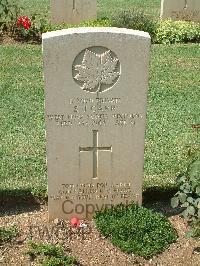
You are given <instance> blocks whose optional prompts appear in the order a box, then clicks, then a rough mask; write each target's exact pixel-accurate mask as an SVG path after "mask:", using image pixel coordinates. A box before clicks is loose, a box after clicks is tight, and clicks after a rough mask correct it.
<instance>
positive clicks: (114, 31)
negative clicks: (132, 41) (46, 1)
mask: <svg viewBox="0 0 200 266" xmlns="http://www.w3.org/2000/svg"><path fill="white" fill-rule="evenodd" d="M90 33H110V34H122V35H123V34H125V35H130V36H131V37H133V38H137V39H144V40H148V41H149V40H150V39H151V37H150V35H149V33H148V32H144V31H138V30H132V29H126V28H115V27H80V28H70V29H63V30H58V31H51V32H46V33H43V34H42V39H43V40H46V39H50V38H55V37H62V36H66V35H73V34H90Z"/></svg>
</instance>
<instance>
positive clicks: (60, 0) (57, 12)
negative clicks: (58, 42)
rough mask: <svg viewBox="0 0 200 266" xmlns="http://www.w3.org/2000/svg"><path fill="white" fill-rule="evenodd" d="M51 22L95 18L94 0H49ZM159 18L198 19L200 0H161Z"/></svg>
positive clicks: (71, 22)
mask: <svg viewBox="0 0 200 266" xmlns="http://www.w3.org/2000/svg"><path fill="white" fill-rule="evenodd" d="M51 14H52V23H55V24H59V23H63V22H64V23H68V24H79V23H80V22H81V21H85V20H92V19H96V18H97V1H96V0H51ZM161 18H162V19H167V18H171V19H173V20H189V21H197V22H198V21H200V0H161Z"/></svg>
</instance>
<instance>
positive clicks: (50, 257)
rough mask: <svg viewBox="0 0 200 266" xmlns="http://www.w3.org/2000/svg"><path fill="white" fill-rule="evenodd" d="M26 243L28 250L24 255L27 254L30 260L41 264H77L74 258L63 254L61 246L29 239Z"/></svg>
mask: <svg viewBox="0 0 200 266" xmlns="http://www.w3.org/2000/svg"><path fill="white" fill-rule="evenodd" d="M28 245H29V250H28V251H27V252H26V255H29V256H30V259H31V260H32V261H36V262H38V263H39V264H40V265H42V266H69V265H71V266H72V265H77V261H76V259H75V258H74V257H72V256H67V255H65V254H64V250H63V248H62V247H61V246H58V245H57V246H55V245H53V244H41V243H35V242H33V241H29V243H28Z"/></svg>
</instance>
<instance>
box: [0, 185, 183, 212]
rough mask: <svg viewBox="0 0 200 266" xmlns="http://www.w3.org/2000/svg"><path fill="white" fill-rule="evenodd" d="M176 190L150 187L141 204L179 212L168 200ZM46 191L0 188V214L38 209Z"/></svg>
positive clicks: (163, 210)
mask: <svg viewBox="0 0 200 266" xmlns="http://www.w3.org/2000/svg"><path fill="white" fill-rule="evenodd" d="M176 192H177V188H175V187H170V188H162V187H151V188H148V189H146V190H145V191H144V192H143V206H144V207H146V208H150V209H153V210H155V211H157V212H161V213H163V214H164V215H165V216H167V217H170V216H172V215H175V214H178V213H180V212H181V210H182V209H181V208H175V209H173V208H172V207H171V206H170V200H171V198H172V197H173V196H174V194H175V193H176ZM47 200H48V198H47V196H46V191H45V190H44V191H40V193H37V194H35V193H33V189H31V188H28V189H10V190H9V189H6V190H0V206H1V207H0V215H1V213H6V214H7V215H8V212H10V211H11V212H12V210H16V209H17V210H18V211H19V212H24V211H25V209H28V210H30V211H31V210H39V209H40V205H41V204H46V203H47Z"/></svg>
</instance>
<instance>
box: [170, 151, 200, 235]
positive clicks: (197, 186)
mask: <svg viewBox="0 0 200 266" xmlns="http://www.w3.org/2000/svg"><path fill="white" fill-rule="evenodd" d="M177 183H178V187H179V190H178V192H177V193H176V194H175V196H174V197H173V198H172V199H171V205H172V207H174V208H176V207H178V206H180V207H182V208H184V210H183V212H182V216H183V217H184V218H185V219H186V220H187V221H188V222H189V224H190V225H191V227H192V230H191V231H189V232H188V234H187V236H194V237H195V236H196V237H200V152H196V153H195V154H194V155H193V160H192V162H191V163H190V164H189V166H188V168H187V171H186V172H185V173H184V174H181V175H180V176H178V178H177Z"/></svg>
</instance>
